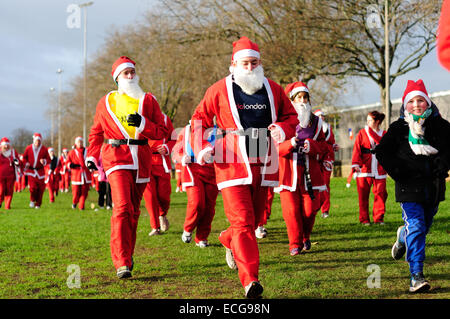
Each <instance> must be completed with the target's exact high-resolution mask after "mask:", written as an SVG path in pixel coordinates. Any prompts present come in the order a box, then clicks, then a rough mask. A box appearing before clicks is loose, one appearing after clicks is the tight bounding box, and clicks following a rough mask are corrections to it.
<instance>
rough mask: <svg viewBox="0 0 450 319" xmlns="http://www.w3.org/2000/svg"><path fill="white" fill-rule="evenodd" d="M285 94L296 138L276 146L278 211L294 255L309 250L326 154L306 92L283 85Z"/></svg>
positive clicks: (304, 88)
mask: <svg viewBox="0 0 450 319" xmlns="http://www.w3.org/2000/svg"><path fill="white" fill-rule="evenodd" d="M285 93H286V95H287V96H288V97H289V98H290V100H291V101H292V105H293V106H294V108H295V110H296V111H297V114H298V120H299V122H300V123H299V125H297V128H296V132H297V133H296V136H294V137H292V138H291V139H289V140H286V141H284V142H283V143H281V144H279V163H280V175H279V178H280V186H279V187H277V188H276V190H277V191H278V192H279V193H280V200H281V209H282V211H283V218H284V220H285V222H286V228H287V233H288V238H289V251H290V254H291V256H296V255H298V254H300V253H301V251H308V250H310V249H311V240H310V236H311V233H312V229H313V226H314V222H315V217H316V214H317V211H318V210H319V209H320V204H321V201H320V192H323V191H325V190H326V185H325V183H324V182H323V179H322V172H321V167H320V161H321V160H322V159H323V157H324V156H325V155H326V154H327V150H328V148H327V143H326V142H325V135H324V133H323V130H322V120H321V119H320V118H319V117H318V116H316V115H314V114H313V113H312V112H311V104H310V102H309V89H308V87H307V86H306V85H305V84H304V83H302V82H294V83H291V84H289V85H288V86H286V89H285Z"/></svg>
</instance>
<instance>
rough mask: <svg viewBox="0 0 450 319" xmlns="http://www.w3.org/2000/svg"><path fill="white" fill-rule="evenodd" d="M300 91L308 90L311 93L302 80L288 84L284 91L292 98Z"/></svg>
mask: <svg viewBox="0 0 450 319" xmlns="http://www.w3.org/2000/svg"><path fill="white" fill-rule="evenodd" d="M298 92H306V93H308V95H309V89H308V87H307V86H306V84H305V83H303V82H300V81H298V82H294V83H291V84H288V85H287V86H286V88H285V89H284V93H286V95H287V96H288V98H290V99H292V97H293V96H295V94H297V93H298Z"/></svg>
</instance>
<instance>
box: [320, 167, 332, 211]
mask: <svg viewBox="0 0 450 319" xmlns="http://www.w3.org/2000/svg"><path fill="white" fill-rule="evenodd" d="M322 178H323V182H324V184H325V185H326V186H327V190H326V191H324V192H320V200H321V207H320V210H321V211H322V213H324V212H330V179H331V171H328V170H326V169H323V170H322Z"/></svg>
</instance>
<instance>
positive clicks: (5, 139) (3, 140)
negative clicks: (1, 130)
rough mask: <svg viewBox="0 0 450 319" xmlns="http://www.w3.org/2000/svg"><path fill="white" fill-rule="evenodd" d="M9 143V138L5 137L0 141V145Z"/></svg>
mask: <svg viewBox="0 0 450 319" xmlns="http://www.w3.org/2000/svg"><path fill="white" fill-rule="evenodd" d="M6 144H9V139H8V138H7V137H4V138H2V139H1V141H0V145H6Z"/></svg>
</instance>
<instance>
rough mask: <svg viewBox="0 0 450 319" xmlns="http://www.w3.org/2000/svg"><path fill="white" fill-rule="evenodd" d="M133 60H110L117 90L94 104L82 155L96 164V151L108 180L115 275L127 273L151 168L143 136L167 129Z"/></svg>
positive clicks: (89, 163)
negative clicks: (84, 154) (86, 142)
mask: <svg viewBox="0 0 450 319" xmlns="http://www.w3.org/2000/svg"><path fill="white" fill-rule="evenodd" d="M135 64H136V63H135V62H134V61H133V60H131V59H130V58H128V57H126V56H122V57H120V58H119V59H117V60H116V62H114V64H113V66H112V72H111V75H112V76H113V80H114V81H115V82H116V83H117V85H118V90H117V91H112V92H109V93H108V94H106V95H105V96H104V97H102V98H101V99H100V101H99V102H98V104H97V110H96V113H95V117H94V124H93V125H92V127H91V132H90V134H89V149H88V152H87V157H86V166H87V168H89V169H91V170H92V169H94V170H95V169H97V163H98V160H99V158H100V156H101V159H102V164H103V168H104V170H105V173H106V176H107V177H108V181H109V183H110V186H111V197H112V201H113V204H114V206H113V213H112V217H111V241H110V245H111V257H112V260H113V264H114V267H115V268H116V274H117V277H119V278H128V277H131V271H132V270H133V266H134V262H133V253H134V246H135V243H136V229H137V225H138V220H139V215H140V209H139V207H140V203H141V199H142V195H143V193H144V190H145V187H146V185H147V183H148V182H149V181H150V174H151V161H150V159H151V150H150V146H149V145H148V139H154V140H158V139H162V138H163V137H165V136H166V134H167V128H166V127H165V125H164V117H163V114H162V113H161V110H160V108H159V105H158V102H157V101H156V99H155V97H154V96H153V95H152V94H151V93H145V92H144V91H143V90H142V89H141V88H140V86H139V77H138V76H137V74H136V69H135ZM103 141H105V142H106V144H103Z"/></svg>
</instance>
